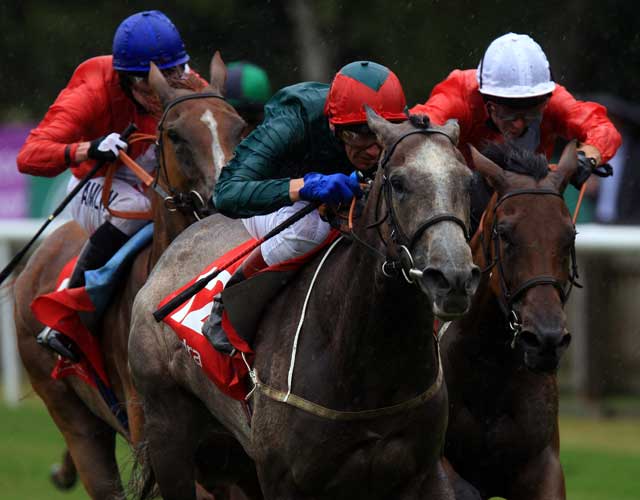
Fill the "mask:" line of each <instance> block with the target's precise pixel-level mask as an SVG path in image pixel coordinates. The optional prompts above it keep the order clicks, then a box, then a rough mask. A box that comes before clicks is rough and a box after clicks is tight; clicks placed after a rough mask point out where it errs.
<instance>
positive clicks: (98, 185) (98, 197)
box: [67, 175, 151, 236]
mask: <svg viewBox="0 0 640 500" xmlns="http://www.w3.org/2000/svg"><path fill="white" fill-rule="evenodd" d="M79 182H80V179H78V178H76V177H75V176H73V175H72V176H71V179H70V180H69V185H68V186H67V192H70V191H71V190H72V189H73V188H74V187H75V186H76V185H77V184H78V183H79ZM103 185H104V177H98V178H94V179H91V180H90V181H89V182H87V184H86V185H85V186H84V188H82V190H81V191H80V192H79V193H78V194H77V195H76V196H75V197H74V198H73V200H72V201H71V203H70V207H71V215H72V217H73V218H74V219H75V221H76V222H78V224H80V225H81V226H82V227H83V228H84V230H85V231H86V232H87V233H88V234H89V235H91V234H93V232H94V231H95V230H96V229H98V227H100V226H101V225H102V224H104V223H105V222H107V221H109V222H111V224H113V225H114V226H115V227H117V228H118V229H119V230H120V231H122V232H123V233H125V234H126V235H127V236H131V235H132V234H134V233H135V232H136V231H138V229H140V228H141V227H142V226H144V225H146V224H147V223H148V222H149V221H147V220H133V219H132V220H129V219H121V218H120V217H114V216H112V215H111V214H110V213H109V212H108V211H107V209H106V208H105V207H104V206H103V205H102V186H103ZM109 200H110V202H109V207H110V208H111V209H113V210H121V211H124V212H141V211H147V210H149V208H150V207H151V201H150V200H149V198H147V197H146V196H145V194H144V193H142V192H141V190H140V189H138V188H136V187H135V186H133V185H131V184H130V183H128V182H126V181H124V180H121V179H118V177H117V176H114V178H113V183H112V184H111V193H110V194H109Z"/></svg>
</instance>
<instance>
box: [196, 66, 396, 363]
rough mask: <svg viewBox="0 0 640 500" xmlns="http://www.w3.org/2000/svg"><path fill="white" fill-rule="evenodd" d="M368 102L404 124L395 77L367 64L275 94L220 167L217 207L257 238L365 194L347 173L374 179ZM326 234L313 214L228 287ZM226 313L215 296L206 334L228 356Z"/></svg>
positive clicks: (375, 153)
mask: <svg viewBox="0 0 640 500" xmlns="http://www.w3.org/2000/svg"><path fill="white" fill-rule="evenodd" d="M365 105H368V106H369V107H371V108H372V109H373V110H374V111H376V113H378V114H379V115H380V116H382V117H383V118H386V119H387V120H389V121H395V122H398V121H403V120H406V119H407V115H406V114H405V107H406V100H405V96H404V91H403V89H402V85H401V84H400V81H399V80H398V77H397V76H396V75H395V74H394V73H393V72H392V71H391V70H390V69H389V68H386V67H385V66H382V65H380V64H377V63H374V62H370V61H358V62H353V63H351V64H347V65H346V66H344V67H343V68H342V69H341V70H340V71H339V72H338V73H337V74H336V75H335V77H334V79H333V81H332V83H331V85H328V84H325V83H316V82H306V83H299V84H297V85H292V86H290V87H285V88H284V89H282V90H280V91H279V92H277V93H276V94H275V95H274V96H273V97H272V98H271V99H270V100H269V102H267V104H266V106H265V118H264V121H263V123H262V124H261V125H260V126H258V128H256V129H255V130H254V131H253V132H252V133H251V134H250V135H249V136H248V137H247V138H246V139H244V140H243V141H242V142H241V143H240V144H239V145H238V146H237V148H236V150H235V155H234V157H233V158H232V159H231V161H230V162H229V163H228V164H227V165H226V166H225V167H224V168H223V169H222V171H221V173H220V177H219V179H218V181H217V183H216V186H215V190H214V195H213V200H214V203H215V205H216V207H217V209H218V210H219V211H220V212H221V213H222V214H224V215H226V216H229V217H233V218H242V219H243V223H244V225H245V227H246V228H247V230H248V231H249V233H250V234H251V235H252V236H253V237H254V238H257V239H258V238H261V237H263V236H264V235H265V234H266V233H267V232H269V231H270V230H272V229H273V228H274V227H276V226H277V225H278V224H280V223H281V222H282V221H284V220H285V219H287V218H289V217H290V216H291V215H292V214H294V213H295V212H297V211H299V210H300V209H301V208H303V207H304V206H306V205H307V204H309V203H310V202H320V203H326V204H330V205H339V204H345V203H348V202H350V201H351V199H352V198H353V197H354V196H356V197H360V196H361V195H362V192H361V191H360V185H359V183H358V181H357V180H356V178H355V177H354V176H351V175H350V174H351V173H352V172H353V171H354V170H359V171H362V172H364V173H370V174H373V173H374V172H375V170H376V166H377V163H378V159H379V157H380V153H381V150H382V149H381V147H380V145H379V144H378V142H377V139H376V136H375V135H374V134H373V133H372V132H371V130H369V127H368V126H367V117H366V111H365V107H364V106H365ZM329 230H330V226H329V224H328V223H327V222H326V221H325V220H323V219H322V218H321V217H320V214H319V213H318V211H317V210H316V211H313V212H311V213H310V214H308V215H307V216H305V217H303V218H302V219H301V220H299V221H298V222H296V223H294V224H293V225H291V226H289V227H288V228H287V229H285V230H284V231H282V232H281V233H279V234H278V235H277V236H275V237H273V238H271V239H270V240H268V241H265V242H264V243H263V244H262V245H261V246H260V247H258V248H257V249H256V250H254V251H253V252H252V253H251V254H250V255H249V257H248V258H247V259H246V260H245V261H244V263H243V265H242V266H241V267H240V268H239V269H238V270H237V271H236V272H235V273H234V275H233V276H232V277H231V278H230V280H229V281H228V283H227V288H228V287H229V286H231V285H233V284H235V283H238V282H240V281H242V280H244V279H246V278H249V277H250V276H252V275H254V274H255V273H257V272H258V271H260V270H261V269H264V268H265V267H267V266H270V265H274V264H277V263H280V262H283V261H285V260H288V259H291V258H294V257H297V256H300V255H303V254H305V253H307V252H309V251H311V250H312V249H314V248H315V247H317V246H318V245H319V244H320V243H322V242H323V241H324V240H325V239H326V238H327V236H328V234H329ZM222 311H223V304H222V301H221V298H220V296H218V297H216V299H214V307H213V309H212V311H211V315H210V316H209V319H208V320H207V321H206V322H205V324H204V326H203V333H204V334H205V336H206V337H207V338H208V339H209V340H210V341H211V343H212V344H213V345H214V347H216V348H217V349H219V350H221V351H223V352H231V351H232V348H231V345H230V344H229V342H228V339H227V337H226V334H225V333H224V331H223V329H222V326H221V318H222Z"/></svg>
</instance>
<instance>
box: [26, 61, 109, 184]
mask: <svg viewBox="0 0 640 500" xmlns="http://www.w3.org/2000/svg"><path fill="white" fill-rule="evenodd" d="M103 59H104V61H103ZM107 60H108V61H107ZM105 63H107V64H105ZM110 65H111V58H110V57H103V58H102V57H101V58H94V59H89V60H88V61H85V62H84V63H82V64H81V65H80V66H78V68H77V69H76V71H75V72H74V74H73V76H72V77H71V80H70V81H69V84H68V85H67V87H66V88H64V89H63V90H62V91H61V92H60V94H59V95H58V97H57V98H56V100H55V102H54V103H53V104H52V105H51V107H50V108H49V110H48V111H47V113H46V115H45V116H44V118H43V120H42V121H41V122H40V124H39V125H38V126H37V127H36V128H35V129H33V130H32V131H31V132H30V134H29V136H28V137H27V140H26V141H25V143H24V145H23V146H22V148H21V150H20V152H19V153H18V157H17V164H18V170H20V172H23V173H26V174H32V175H39V176H45V177H53V176H55V175H58V174H59V173H61V172H63V171H64V170H65V169H66V168H68V167H69V166H71V165H69V164H68V163H67V161H66V159H65V148H66V146H67V145H71V150H70V153H71V155H70V156H71V158H73V157H74V155H75V148H76V146H77V143H78V142H82V141H87V140H92V139H95V138H96V137H98V136H99V135H101V134H97V135H94V134H96V129H97V128H99V125H100V123H101V122H103V121H104V117H105V115H107V114H110V110H109V109H108V108H109V103H108V96H107V95H106V92H100V91H99V90H100V85H104V83H103V82H104V79H105V74H108V73H105V72H106V71H107V69H108V68H110ZM101 82H102V83H101Z"/></svg>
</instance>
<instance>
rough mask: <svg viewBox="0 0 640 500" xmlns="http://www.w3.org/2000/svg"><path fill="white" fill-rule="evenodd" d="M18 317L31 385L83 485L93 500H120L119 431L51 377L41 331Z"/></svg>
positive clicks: (21, 349) (20, 341) (17, 325)
mask: <svg viewBox="0 0 640 500" xmlns="http://www.w3.org/2000/svg"><path fill="white" fill-rule="evenodd" d="M25 303H28V302H25ZM16 318H17V321H16V330H17V332H18V348H19V350H20V357H21V358H22V362H23V364H24V366H25V368H26V369H27V374H28V375H29V379H30V381H31V385H32V386H33V388H34V390H35V391H36V392H37V393H38V395H39V396H40V398H41V399H42V401H44V404H45V405H46V407H47V409H48V410H49V414H50V415H51V417H52V418H53V420H54V422H55V424H56V426H57V427H58V429H59V430H60V432H61V433H62V436H63V437H64V439H65V441H66V444H67V448H68V450H69V452H70V454H71V457H72V458H73V463H74V464H75V466H76V469H77V472H78V475H79V476H80V480H81V481H82V484H83V485H84V487H85V488H86V490H87V492H88V493H89V495H90V496H91V498H96V499H102V498H104V499H111V498H117V497H118V496H119V495H122V494H123V490H122V484H121V482H120V472H119V471H118V465H117V463H116V458H115V431H114V430H113V429H111V428H110V427H109V426H108V425H107V424H106V423H105V422H104V421H102V420H101V419H99V418H98V417H96V416H95V415H94V414H93V413H91V412H90V411H89V409H88V408H87V406H86V405H85V404H84V403H83V402H82V401H81V400H80V398H79V397H78V396H77V394H76V393H75V392H74V391H73V389H72V388H71V387H70V386H69V385H67V384H66V383H65V382H62V381H59V380H54V379H52V378H51V375H50V373H51V368H52V366H53V363H52V356H51V355H50V353H49V352H48V351H47V350H45V349H43V348H42V346H39V345H38V344H37V343H36V339H35V333H34V332H35V331H37V329H38V328H37V327H32V328H29V327H27V326H26V324H25V323H24V322H23V321H21V320H20V316H19V315H16Z"/></svg>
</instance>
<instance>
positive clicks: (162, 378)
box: [129, 110, 480, 500]
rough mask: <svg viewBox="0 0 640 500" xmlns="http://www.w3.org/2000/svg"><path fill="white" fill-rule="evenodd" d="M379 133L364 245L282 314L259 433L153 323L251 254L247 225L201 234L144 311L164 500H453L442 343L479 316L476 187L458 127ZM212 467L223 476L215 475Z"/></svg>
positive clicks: (263, 326)
mask: <svg viewBox="0 0 640 500" xmlns="http://www.w3.org/2000/svg"><path fill="white" fill-rule="evenodd" d="M368 123H369V126H370V128H371V129H372V130H373V131H374V132H375V133H376V134H377V136H378V140H379V141H380V143H381V144H383V146H384V148H385V152H386V154H385V155H384V157H383V160H382V162H381V166H380V167H379V169H378V172H377V175H376V177H375V180H374V181H373V183H372V185H371V189H370V193H369V196H368V199H367V201H366V205H365V206H364V209H363V212H362V214H361V216H360V217H359V218H357V219H356V220H355V221H354V223H353V230H352V236H351V237H350V238H349V237H345V238H344V240H343V241H340V242H339V243H337V244H336V245H335V247H334V248H333V250H332V252H331V253H330V254H327V253H326V252H323V253H322V255H319V256H317V257H316V258H315V260H313V261H312V262H311V263H310V264H309V265H307V266H306V267H304V268H303V269H302V270H301V271H300V272H299V273H298V274H297V275H296V277H295V278H294V279H293V280H292V281H291V282H290V283H289V285H288V286H287V287H286V288H284V289H283V291H282V292H281V293H280V295H279V296H278V297H276V298H275V299H274V300H273V301H272V302H271V303H270V304H269V306H270V307H269V309H268V310H267V311H266V313H265V315H264V317H263V319H262V321H261V323H260V326H259V328H258V331H257V335H256V341H255V352H256V357H255V365H254V367H255V373H254V376H255V377H256V382H257V384H258V385H257V388H256V390H255V391H254V393H253V395H252V405H253V413H252V418H251V421H250V422H249V421H248V419H247V416H246V413H245V411H244V409H243V407H242V405H241V404H240V403H239V402H237V401H235V400H232V399H230V398H228V397H226V396H225V395H223V394H222V393H221V392H220V391H218V390H217V389H216V387H215V386H214V385H213V384H212V383H211V382H209V381H208V380H207V379H206V377H205V375H204V374H203V372H202V371H201V370H200V368H199V367H198V366H196V364H195V363H194V362H193V361H192V359H191V358H190V356H189V355H188V353H187V351H186V350H185V349H184V347H183V344H182V343H181V342H180V341H179V339H178V337H177V336H176V335H175V333H173V332H172V331H171V330H170V329H169V328H168V327H167V326H166V325H164V324H158V323H156V322H155V320H154V319H153V316H152V312H153V311H154V310H155V309H156V308H157V305H158V303H159V302H160V301H161V300H162V299H163V298H164V297H165V296H167V295H168V294H169V293H170V292H172V291H173V290H175V289H176V288H177V287H178V286H179V285H180V284H181V283H184V282H185V281H186V280H188V279H189V278H191V277H193V276H195V275H197V274H198V273H199V272H200V271H201V270H202V269H203V268H204V267H205V266H206V265H207V264H208V263H210V262H211V261H212V260H213V259H214V258H215V257H216V256H219V255H221V254H222V253H223V252H226V251H227V250H229V249H231V248H233V247H234V246H236V245H237V244H239V243H240V242H242V241H243V240H245V239H247V237H248V235H247V233H246V232H245V230H244V228H243V227H242V225H241V224H240V223H239V222H237V221H234V220H230V219H227V218H224V217H222V216H218V215H214V216H212V217H209V218H207V219H205V220H203V221H201V222H200V223H198V224H196V225H194V226H192V227H191V228H189V229H188V230H187V231H185V232H184V233H183V234H182V235H181V237H180V238H178V239H177V240H176V241H175V242H174V243H173V244H172V245H171V247H170V248H169V249H168V251H166V252H165V253H164V254H163V257H162V259H161V260H160V261H159V262H158V265H157V266H156V268H155V269H154V271H153V273H152V275H151V277H150V278H149V280H148V281H147V283H146V285H145V287H144V288H143V289H142V290H141V291H140V293H139V294H138V296H137V297H136V302H135V305H134V319H133V325H132V331H131V338H130V344H129V346H130V353H131V354H130V366H131V370H132V374H133V377H134V380H135V384H136V387H137V388H138V390H139V392H140V395H141V398H142V399H143V402H144V409H145V415H146V426H145V436H146V438H147V439H148V451H149V454H148V458H149V461H148V462H147V463H148V464H150V465H151V467H152V468H153V472H154V474H155V478H156V479H157V481H158V485H159V487H160V491H161V493H162V495H163V497H164V498H167V499H177V498H181V499H193V498H195V491H194V484H195V483H194V480H195V479H198V480H199V481H202V482H203V484H205V485H206V484H207V480H212V479H215V480H216V481H218V482H219V481H220V480H224V479H227V480H229V481H235V482H236V483H238V484H239V485H240V486H242V487H243V489H244V490H245V492H246V493H247V494H248V495H249V496H252V497H260V494H261V493H260V490H261V492H262V494H263V495H264V497H265V498H269V499H294V498H295V499H300V498H305V499H332V500H335V499H343V498H344V499H354V498H368V499H378V498H379V499H388V498H398V499H414V498H430V499H441V500H445V499H447V500H448V499H453V498H454V494H453V490H452V488H451V486H450V484H449V480H448V477H447V475H446V473H445V470H444V467H443V465H442V463H441V451H442V447H443V443H444V434H445V429H446V425H447V410H448V406H447V405H448V403H447V392H446V388H445V386H444V384H443V383H442V368H441V364H440V361H439V352H438V347H437V344H436V342H435V340H434V337H433V335H432V331H433V323H434V317H435V314H437V315H438V316H441V317H443V318H445V319H450V318H454V317H459V316H460V315H462V314H464V313H465V312H466V311H467V309H468V308H469V306H470V303H471V296H472V295H473V293H474V292H475V289H476V287H477V285H478V282H479V279H480V273H479V270H478V268H477V267H476V266H474V264H473V262H472V259H471V252H470V249H469V246H468V243H467V241H466V239H465V235H466V226H467V225H468V221H469V195H468V187H469V184H470V180H471V174H470V171H469V170H468V169H467V167H466V165H465V164H464V161H463V159H462V156H461V155H460V153H459V151H458V150H457V149H456V147H455V144H456V143H457V140H458V134H459V128H458V125H457V123H455V122H453V121H452V122H449V123H447V124H446V125H445V126H443V127H431V128H430V129H429V130H422V131H421V130H419V129H416V128H414V127H413V126H412V125H411V124H409V123H403V124H391V123H389V122H387V121H386V120H384V119H382V118H380V117H379V116H377V115H376V114H375V113H373V112H372V111H370V110H369V111H368ZM321 260H322V266H323V267H322V268H321V269H319V266H320V262H321ZM312 279H314V281H315V284H314V288H313V290H312V293H310V294H309V299H308V301H307V302H308V303H307V304H306V308H305V316H304V323H303V326H302V328H301V330H300V331H299V332H298V333H299V337H298V335H296V330H297V327H298V325H299V324H300V323H301V322H300V319H301V318H300V316H301V311H302V310H303V305H304V303H305V297H306V296H307V294H308V293H309V287H310V282H311V281H312ZM294 342H295V343H296V349H295V352H296V354H295V355H294V356H292V352H293V351H294V347H293V344H294ZM294 363H295V370H294V369H293V367H294V366H293V365H294ZM289 372H292V376H291V380H290V382H289V384H288V382H287V381H288V373H289ZM287 386H288V389H287ZM287 390H288V391H289V392H290V395H289V396H285V397H282V396H283V394H285V392H286V391H287ZM283 400H286V402H284V401H283ZM205 449H206V452H205V451H203V450H205ZM242 450H244V451H245V452H246V454H247V455H248V456H250V457H251V459H252V460H253V461H255V472H257V477H258V478H259V486H260V489H258V488H256V487H255V481H252V473H254V472H253V470H252V465H251V464H248V463H246V460H245V456H244V454H243V453H242ZM204 456H206V457H207V458H208V459H210V460H212V461H213V462H214V463H215V464H217V465H214V466H210V467H209V468H208V469H207V470H205V467H204V464H203V462H204V461H203V458H202V457H204ZM234 460H236V461H235V462H234ZM210 465H211V464H210Z"/></svg>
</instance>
